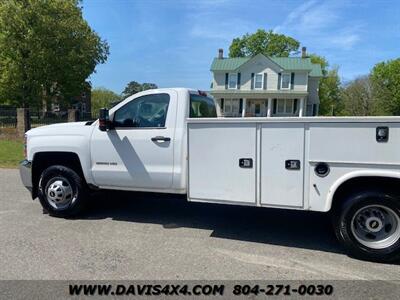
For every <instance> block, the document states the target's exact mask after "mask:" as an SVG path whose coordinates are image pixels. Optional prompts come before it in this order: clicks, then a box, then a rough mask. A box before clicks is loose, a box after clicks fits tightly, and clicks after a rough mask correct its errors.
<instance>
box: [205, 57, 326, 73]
mask: <svg viewBox="0 0 400 300" xmlns="http://www.w3.org/2000/svg"><path fill="white" fill-rule="evenodd" d="M250 59H252V57H250V56H248V57H234V58H214V60H213V62H212V64H211V71H234V70H236V69H237V68H239V67H240V66H241V65H243V64H245V63H246V62H248V61H249V60H250ZM269 59H271V60H272V61H273V62H275V63H276V64H277V65H279V66H280V67H281V68H282V69H284V70H290V71H296V70H305V71H310V76H322V71H321V66H320V65H319V64H313V63H312V62H311V59H310V58H301V57H269Z"/></svg>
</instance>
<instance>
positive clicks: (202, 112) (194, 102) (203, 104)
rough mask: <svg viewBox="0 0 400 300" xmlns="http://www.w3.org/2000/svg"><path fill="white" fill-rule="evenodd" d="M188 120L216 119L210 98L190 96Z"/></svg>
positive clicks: (215, 111)
mask: <svg viewBox="0 0 400 300" xmlns="http://www.w3.org/2000/svg"><path fill="white" fill-rule="evenodd" d="M189 117H190V118H216V117H217V110H216V108H215V103H214V100H213V99H212V98H209V97H207V96H201V95H196V94H190V114H189Z"/></svg>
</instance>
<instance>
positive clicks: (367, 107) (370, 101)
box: [342, 75, 379, 116]
mask: <svg viewBox="0 0 400 300" xmlns="http://www.w3.org/2000/svg"><path fill="white" fill-rule="evenodd" d="M342 99H343V106H344V114H346V115H349V116H373V115H377V114H379V112H377V106H376V103H375V99H374V95H373V88H372V83H371V80H370V77H369V75H364V76H360V77H358V78H356V79H354V80H352V81H350V82H349V83H347V84H346V85H345V86H344V88H343V90H342Z"/></svg>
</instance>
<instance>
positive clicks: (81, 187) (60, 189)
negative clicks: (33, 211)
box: [38, 165, 87, 217]
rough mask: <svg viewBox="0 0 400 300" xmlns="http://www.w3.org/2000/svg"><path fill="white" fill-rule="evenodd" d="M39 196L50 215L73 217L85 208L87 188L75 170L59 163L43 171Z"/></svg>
mask: <svg viewBox="0 0 400 300" xmlns="http://www.w3.org/2000/svg"><path fill="white" fill-rule="evenodd" d="M38 196H39V199H40V203H41V204H42V206H43V209H45V210H46V211H48V212H49V214H50V215H53V216H58V217H71V216H74V215H77V214H78V213H80V212H81V211H82V210H83V209H84V207H85V205H86V201H87V188H86V185H85V183H84V181H83V180H82V178H81V177H80V176H79V175H78V174H77V173H76V172H75V171H74V170H72V169H70V168H68V167H65V166H58V165H57V166H51V167H49V168H47V169H46V170H44V171H43V173H42V175H41V177H40V180H39V195H38Z"/></svg>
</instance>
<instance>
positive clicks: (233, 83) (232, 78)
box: [228, 73, 237, 89]
mask: <svg viewBox="0 0 400 300" xmlns="http://www.w3.org/2000/svg"><path fill="white" fill-rule="evenodd" d="M228 88H230V89H236V88H237V74H236V73H231V74H229V81H228Z"/></svg>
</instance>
